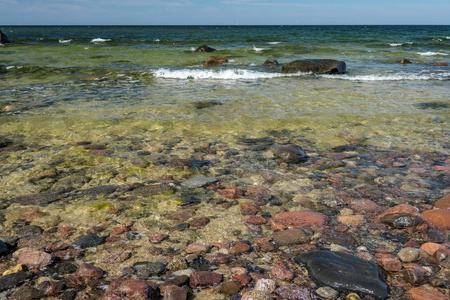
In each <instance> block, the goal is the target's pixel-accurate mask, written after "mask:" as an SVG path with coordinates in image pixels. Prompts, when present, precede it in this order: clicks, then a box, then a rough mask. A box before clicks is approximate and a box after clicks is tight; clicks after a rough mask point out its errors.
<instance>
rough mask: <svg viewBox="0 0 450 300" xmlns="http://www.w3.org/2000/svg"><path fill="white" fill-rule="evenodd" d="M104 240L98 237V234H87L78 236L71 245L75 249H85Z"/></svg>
mask: <svg viewBox="0 0 450 300" xmlns="http://www.w3.org/2000/svg"><path fill="white" fill-rule="evenodd" d="M104 241H105V239H104V238H101V237H99V236H98V235H95V234H88V235H85V236H82V237H80V238H79V239H77V240H76V241H75V242H73V243H72V246H71V247H72V248H75V249H85V248H90V247H96V246H98V245H101V244H103V243H104Z"/></svg>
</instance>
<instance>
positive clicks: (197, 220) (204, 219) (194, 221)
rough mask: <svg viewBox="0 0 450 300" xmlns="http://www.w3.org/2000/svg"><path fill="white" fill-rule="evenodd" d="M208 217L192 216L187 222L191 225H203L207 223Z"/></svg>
mask: <svg viewBox="0 0 450 300" xmlns="http://www.w3.org/2000/svg"><path fill="white" fill-rule="evenodd" d="M209 221H210V219H209V218H208V217H199V218H194V219H192V220H191V221H190V222H189V224H190V225H191V226H192V227H200V228H201V227H205V226H206V225H208V223H209Z"/></svg>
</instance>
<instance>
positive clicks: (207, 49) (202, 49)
mask: <svg viewBox="0 0 450 300" xmlns="http://www.w3.org/2000/svg"><path fill="white" fill-rule="evenodd" d="M214 51H216V49H214V48H211V47H209V46H208V45H202V46H200V47H198V48H197V49H195V52H214Z"/></svg>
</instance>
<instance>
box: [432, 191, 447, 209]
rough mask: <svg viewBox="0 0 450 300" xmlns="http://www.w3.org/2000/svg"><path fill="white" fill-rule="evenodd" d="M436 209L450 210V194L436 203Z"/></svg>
mask: <svg viewBox="0 0 450 300" xmlns="http://www.w3.org/2000/svg"><path fill="white" fill-rule="evenodd" d="M434 207H435V208H439V209H449V208H450V194H448V195H446V196H444V197H442V198H440V199H439V200H437V201H436V202H434Z"/></svg>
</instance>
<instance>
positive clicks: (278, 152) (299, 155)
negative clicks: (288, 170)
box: [273, 144, 309, 164]
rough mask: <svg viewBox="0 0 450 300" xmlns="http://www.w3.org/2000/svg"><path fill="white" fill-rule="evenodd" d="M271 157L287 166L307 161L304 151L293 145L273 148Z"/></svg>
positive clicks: (307, 157)
mask: <svg viewBox="0 0 450 300" xmlns="http://www.w3.org/2000/svg"><path fill="white" fill-rule="evenodd" d="M273 155H274V156H275V157H276V158H278V159H280V160H281V161H282V162H285V163H288V164H298V163H301V162H306V161H307V160H308V159H309V156H308V155H306V153H305V151H303V149H302V148H301V147H300V146H297V145H294V144H289V145H281V146H275V147H274V148H273Z"/></svg>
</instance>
